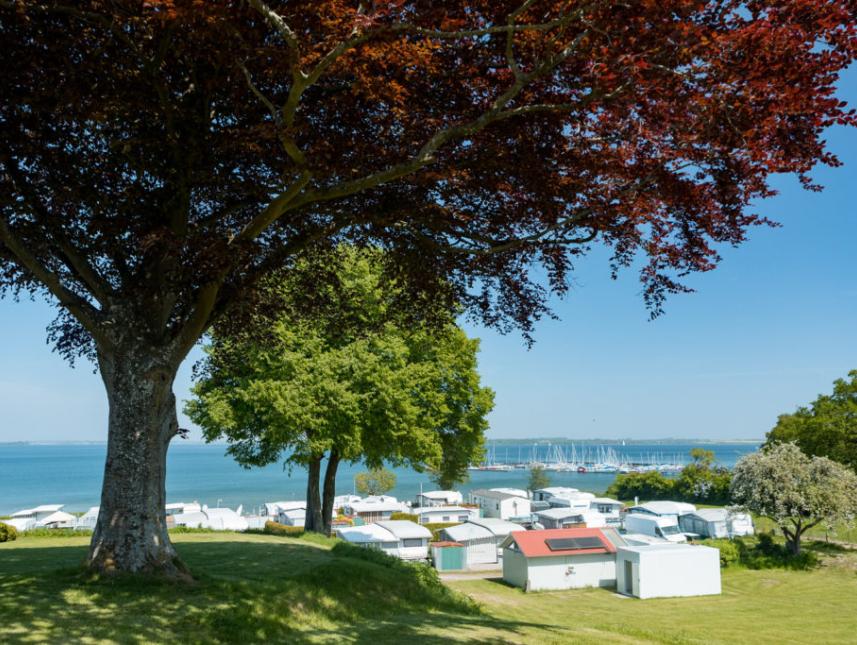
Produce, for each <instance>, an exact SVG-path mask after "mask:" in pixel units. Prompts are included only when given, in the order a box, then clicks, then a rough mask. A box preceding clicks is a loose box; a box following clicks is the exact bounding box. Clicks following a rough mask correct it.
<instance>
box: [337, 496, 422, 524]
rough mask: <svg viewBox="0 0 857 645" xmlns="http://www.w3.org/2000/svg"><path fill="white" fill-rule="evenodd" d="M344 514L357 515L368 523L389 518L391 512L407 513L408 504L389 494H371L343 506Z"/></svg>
mask: <svg viewBox="0 0 857 645" xmlns="http://www.w3.org/2000/svg"><path fill="white" fill-rule="evenodd" d="M343 511H344V512H345V514H346V515H351V516H355V517H359V518H360V519H361V520H363V521H364V522H366V523H367V524H370V523H372V522H378V521H384V520H389V519H390V516H391V515H392V514H393V513H407V512H408V506H407V505H406V504H404V503H403V502H400V501H399V500H397V499H396V498H395V497H392V496H390V495H373V496H370V497H366V498H365V499H361V500H359V501H356V502H349V503H348V504H346V505H345V506H344V507H343Z"/></svg>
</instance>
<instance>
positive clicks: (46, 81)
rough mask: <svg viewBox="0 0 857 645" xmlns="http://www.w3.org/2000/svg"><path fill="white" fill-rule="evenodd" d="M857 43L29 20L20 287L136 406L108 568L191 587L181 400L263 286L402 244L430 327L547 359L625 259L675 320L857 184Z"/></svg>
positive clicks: (813, 27)
mask: <svg viewBox="0 0 857 645" xmlns="http://www.w3.org/2000/svg"><path fill="white" fill-rule="evenodd" d="M855 21H857V18H855V15H854V12H853V3H852V1H851V0H828V1H827V2H806V1H805V0H783V1H778V2H774V1H772V0H771V1H763V2H752V3H750V2H741V1H738V0H736V1H734V2H733V1H728V2H723V1H715V0H698V1H696V2H687V1H682V2H679V1H677V0H666V1H664V2H659V3H627V2H599V3H594V2H593V3H584V2H578V1H572V0H565V1H561V2H555V1H553V0H551V1H550V2H548V1H547V0H541V1H540V0H536V1H533V0H514V1H506V0H501V1H497V0H490V1H488V0H471V1H463V0H460V1H449V2H407V3H405V2H397V1H387V2H373V3H363V2H357V1H356V0H354V1H348V0H324V1H318V0H314V1H313V2H309V1H307V0H300V1H297V2H293V1H290V2H283V1H276V2H274V1H272V2H271V3H270V4H267V3H266V2H265V0H249V1H248V2H245V1H243V0H241V1H238V0H225V1H223V2H216V3H215V2H208V3H200V2H197V1H196V0H151V1H148V2H139V1H134V2H131V0H115V1H113V2H109V3H107V2H101V1H97V0H85V1H82V2H75V3H56V2H51V1H47V0H0V25H2V26H0V29H2V36H3V53H4V65H3V66H2V70H0V93H2V96H3V98H4V101H3V102H2V105H0V286H2V290H3V291H4V292H7V293H11V294H18V293H21V292H22V291H23V292H30V293H34V294H44V295H48V296H49V297H51V298H52V299H53V300H54V301H55V302H56V304H57V305H58V306H59V308H60V311H59V314H58V318H57V319H56V321H55V323H54V324H53V325H52V326H51V327H50V328H49V337H50V338H51V339H52V340H53V341H54V343H55V345H56V347H57V349H58V350H59V352H60V353H61V354H62V355H64V356H66V357H68V358H70V359H73V358H75V357H80V356H86V357H90V358H92V359H93V360H94V361H95V362H96V364H97V366H98V370H99V372H100V374H101V376H102V379H103V381H104V384H105V388H106V390H107V397H108V401H109V407H110V412H109V419H108V448H107V460H106V465H105V471H104V483H103V490H102V498H101V512H100V514H99V521H98V524H97V526H96V528H95V531H94V535H93V538H92V544H91V549H90V553H89V558H88V562H89V566H90V567H91V568H92V569H94V570H97V571H107V572H110V571H128V572H135V571H150V572H159V573H162V574H164V575H180V574H181V572H182V571H184V568H183V567H182V565H181V563H180V561H179V560H178V557H177V555H176V552H175V550H174V549H173V547H172V545H171V543H170V540H169V536H168V534H167V531H166V519H165V515H164V508H163V507H164V481H165V480H164V477H165V464H166V451H167V448H168V446H169V443H170V441H171V439H172V438H173V437H174V436H175V435H176V434H177V433H179V427H178V423H177V418H176V409H175V397H174V396H173V392H172V384H173V381H174V378H175V375H176V372H177V370H178V367H179V365H180V364H181V363H182V361H183V360H184V358H185V357H186V356H187V353H188V352H189V351H190V349H191V348H192V347H193V346H194V344H195V343H197V342H198V341H199V339H200V337H201V336H202V334H204V333H205V332H206V330H208V329H209V327H210V326H211V325H212V324H213V323H214V322H215V321H218V320H222V319H223V318H224V317H228V316H232V315H233V314H234V311H235V310H236V309H240V308H241V307H242V306H244V304H245V303H246V302H247V300H248V299H249V300H252V293H253V291H254V285H255V284H257V282H258V281H259V279H260V278H261V277H263V276H265V275H268V274H270V272H271V271H272V270H275V269H288V268H289V267H290V266H291V265H292V264H293V262H294V258H295V256H296V254H297V253H301V252H303V253H307V252H318V251H319V250H323V249H325V248H329V247H330V246H332V245H334V244H336V243H338V242H340V241H342V240H344V239H345V240H351V241H352V242H355V243H366V242H373V243H378V244H380V245H381V246H383V247H384V248H385V249H388V250H389V252H390V254H391V258H393V259H394V262H393V263H392V266H394V267H395V272H396V273H397V275H398V276H399V279H400V280H401V282H402V284H403V285H407V290H408V291H410V292H411V294H412V297H411V299H410V302H411V303H413V304H412V306H416V304H417V303H425V302H428V303H430V302H435V301H438V300H443V301H444V302H446V303H447V304H450V303H453V302H458V303H461V304H462V305H463V306H464V307H466V308H467V309H468V310H469V311H470V313H471V314H473V315H475V316H478V317H480V318H481V319H482V320H483V321H485V322H486V323H488V324H490V325H494V326H496V327H498V328H500V329H502V330H508V329H511V328H513V327H517V328H520V329H521V330H522V331H523V333H524V334H525V335H526V336H527V337H528V338H529V335H530V333H531V331H532V326H533V324H534V321H535V320H537V319H538V318H539V317H540V316H542V315H544V314H545V313H546V312H547V308H546V302H547V298H548V297H549V296H550V294H551V292H556V293H564V292H565V291H566V290H567V286H568V284H569V278H570V272H571V270H572V264H573V262H574V261H575V260H576V259H578V258H579V257H580V256H582V255H583V254H584V253H585V252H586V251H587V250H588V248H589V247H590V245H591V244H592V243H595V242H597V243H600V244H603V245H606V246H608V247H610V248H611V249H612V258H613V260H612V263H611V267H612V269H613V271H614V272H615V271H618V270H619V269H620V268H621V267H624V266H629V265H631V264H632V263H633V262H634V260H635V258H636V256H637V255H643V256H644V261H643V262H642V263H641V265H642V267H643V268H642V270H641V279H642V282H643V285H644V286H643V295H644V299H645V301H646V303H647V305H648V306H649V307H650V309H651V311H652V313H653V315H654V314H658V313H660V311H661V308H662V301H663V298H664V297H665V296H666V295H667V294H669V293H671V292H677V291H684V290H687V289H686V288H685V287H684V286H683V285H682V284H681V283H680V279H681V276H682V275H683V274H686V273H688V272H691V271H707V270H710V269H712V268H714V266H715V265H716V264H717V262H718V260H719V258H718V255H717V249H716V247H717V245H719V244H722V243H726V244H738V243H740V242H741V241H743V239H744V237H745V234H746V231H747V229H748V228H749V227H750V226H753V225H756V224H760V223H763V220H760V219H758V218H757V217H756V216H755V215H754V214H753V213H752V212H750V210H749V204H750V203H751V202H752V201H753V200H754V199H756V198H759V197H766V196H768V195H770V194H772V192H773V191H772V189H771V188H770V187H769V184H768V178H769V176H770V175H771V174H773V173H795V174H797V175H799V176H800V178H801V179H802V180H803V181H804V183H805V185H806V186H807V187H808V188H814V186H812V184H811V182H810V180H809V178H808V173H809V171H810V170H811V169H812V167H813V166H814V165H815V164H817V163H823V164H828V165H836V164H837V163H838V161H837V160H836V158H835V157H834V156H833V155H832V154H831V153H829V152H828V151H827V150H826V148H825V143H824V141H823V139H822V132H823V131H824V128H825V127H827V126H828V125H831V124H835V123H839V124H844V125H854V124H855V123H857V115H855V114H854V113H853V112H850V111H848V110H847V107H846V106H845V105H844V104H843V103H841V102H840V101H839V100H838V99H836V98H835V96H834V89H835V84H836V82H837V79H838V73H839V72H840V70H842V69H844V68H845V67H847V66H848V65H849V63H850V62H851V61H852V60H853V58H854V57H855V50H857V42H855V38H854V27H855ZM534 264H536V265H541V267H542V268H543V270H541V271H531V270H530V267H531V266H532V265H534ZM325 275H326V274H325V273H323V272H322V273H321V274H320V275H319V276H318V277H317V279H316V280H314V281H313V282H312V283H311V284H312V286H313V287H314V286H315V285H317V284H319V283H320V282H321V281H322V279H323V277H324V276H325ZM541 275H544V276H546V282H545V283H544V284H543V283H541V282H539V280H538V278H537V277H534V276H541ZM438 276H440V277H443V278H444V280H442V281H439V280H437V279H436V278H437V277H438ZM439 285H442V286H441V287H439Z"/></svg>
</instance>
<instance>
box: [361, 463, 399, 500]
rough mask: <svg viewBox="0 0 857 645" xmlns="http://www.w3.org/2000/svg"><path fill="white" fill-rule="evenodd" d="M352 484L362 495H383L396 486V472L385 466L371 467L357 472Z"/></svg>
mask: <svg viewBox="0 0 857 645" xmlns="http://www.w3.org/2000/svg"><path fill="white" fill-rule="evenodd" d="M354 485H355V486H356V487H357V492H359V493H362V494H363V495H383V494H384V493H388V492H389V491H391V490H393V489H394V488H395V487H396V473H394V472H393V471H391V470H387V469H386V468H373V469H371V470H369V471H366V472H362V473H357V475H356V476H355V477H354Z"/></svg>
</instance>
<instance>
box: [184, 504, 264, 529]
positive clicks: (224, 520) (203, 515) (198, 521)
mask: <svg viewBox="0 0 857 645" xmlns="http://www.w3.org/2000/svg"><path fill="white" fill-rule="evenodd" d="M172 518H173V522H174V524H175V526H184V527H187V528H198V529H212V530H214V531H246V530H247V529H248V528H249V524H248V523H247V520H245V519H244V518H243V517H241V507H240V506H239V507H238V510H236V511H233V510H232V509H231V508H209V507H208V506H203V507H202V509H201V510H199V511H190V512H188V513H179V514H178V515H173V516H172Z"/></svg>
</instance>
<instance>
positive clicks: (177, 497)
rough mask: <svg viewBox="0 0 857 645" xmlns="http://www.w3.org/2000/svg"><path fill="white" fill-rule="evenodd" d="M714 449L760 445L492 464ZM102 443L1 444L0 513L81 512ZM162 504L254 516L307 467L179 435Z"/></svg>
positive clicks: (414, 487) (635, 459)
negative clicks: (256, 461) (246, 462)
mask: <svg viewBox="0 0 857 645" xmlns="http://www.w3.org/2000/svg"><path fill="white" fill-rule="evenodd" d="M696 447H702V448H705V449H708V450H711V451H713V452H714V454H715V458H716V460H717V461H718V462H719V463H720V464H722V465H724V466H727V467H731V466H733V465H734V464H735V462H736V461H737V460H738V459H739V458H740V457H741V456H743V455H746V454H748V453H751V452H753V451H755V450H757V449H758V447H759V444H758V443H753V442H732V443H708V442H704V443H695V442H691V441H665V442H652V441H647V442H639V443H635V442H632V441H625V442H611V443H609V444H599V443H597V442H592V441H587V442H585V443H583V442H581V443H572V442H570V441H538V442H534V441H533V440H529V441H523V440H522V441H517V442H516V441H509V440H504V441H498V442H489V444H488V450H487V458H488V460H489V461H490V462H491V463H495V464H502V463H515V462H522V461H547V462H549V461H551V460H553V459H555V458H556V457H557V455H560V454H561V455H565V456H568V455H570V454H572V452H574V453H576V454H577V455H587V456H589V457H591V458H597V457H598V456H603V455H605V454H608V452H609V454H610V455H612V456H618V457H619V458H620V459H622V460H623V461H626V462H628V463H643V464H645V463H668V464H673V463H685V462H687V461H688V460H689V453H690V450H691V449H692V448H696ZM106 448H107V446H106V444H99V443H86V444H77V443H70V444H34V443H7V444H0V515H8V514H11V513H13V512H15V511H18V510H21V509H25V508H31V507H33V506H38V505H40V504H64V505H65V508H64V510H66V511H69V512H75V511H86V510H87V509H89V508H90V507H92V506H97V505H98V504H99V500H100V495H101V481H102V476H103V470H104V458H105V453H106ZM167 462H168V464H167V501H168V502H192V501H198V502H200V503H202V504H208V505H209V506H218V505H219V506H228V507H230V508H237V507H238V506H239V505H240V506H243V512H244V513H253V512H256V511H257V510H258V508H259V507H260V506H261V505H262V504H264V503H265V502H272V501H282V500H299V499H304V498H305V492H306V471H305V470H303V469H302V468H299V467H292V468H291V469H289V467H288V466H286V467H284V466H283V465H282V464H273V465H270V466H267V467H264V468H251V469H245V468H242V467H241V466H239V465H238V464H237V463H235V461H234V460H233V459H232V457H230V456H229V455H228V454H226V445H224V444H203V443H194V442H190V441H182V440H179V439H176V440H175V441H174V442H173V444H172V446H171V447H170V450H169V454H168V457H167ZM363 470H365V466H363V465H361V464H342V465H341V466H340V468H339V474H338V477H337V479H336V487H337V494H345V493H351V492H354V477H355V475H356V474H357V473H359V472H361V471H363ZM392 470H393V471H394V472H395V473H396V475H397V481H396V487H395V489H394V490H392V491H391V492H390V494H392V495H395V496H396V497H398V498H399V499H400V500H413V499H414V498H415V497H416V495H417V494H418V493H419V492H420V490H421V489H422V490H432V489H434V488H435V486H434V485H433V484H432V482H431V480H430V479H429V477H428V475H426V474H425V473H418V472H416V471H414V470H412V469H410V468H393V469H392ZM548 474H549V477H550V480H551V484H552V485H554V486H571V487H574V488H578V489H580V490H585V491H590V492H593V493H596V494H598V493H603V492H604V491H605V490H606V489H607V487H608V486H609V485H610V484H611V482H612V481H613V480H614V479H615V477H616V475H615V474H613V473H585V474H581V473H577V472H549V473H548ZM527 478H528V471H527V470H512V471H508V472H498V471H484V470H480V471H470V479H469V481H467V482H466V483H465V484H463V485H461V486H459V487H458V488H459V490H461V491H462V492H464V493H465V495H466V493H467V492H468V491H469V490H472V489H474V488H495V487H501V486H505V487H511V488H524V487H526V483H527Z"/></svg>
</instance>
